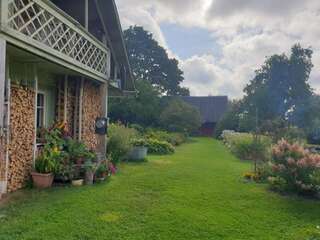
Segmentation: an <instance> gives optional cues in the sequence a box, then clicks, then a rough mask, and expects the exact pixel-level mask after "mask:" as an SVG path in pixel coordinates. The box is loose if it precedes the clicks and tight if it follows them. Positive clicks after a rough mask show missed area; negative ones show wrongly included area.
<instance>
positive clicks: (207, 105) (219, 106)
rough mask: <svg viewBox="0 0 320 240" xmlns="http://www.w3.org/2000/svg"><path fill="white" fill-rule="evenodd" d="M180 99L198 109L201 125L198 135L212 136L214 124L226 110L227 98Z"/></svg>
mask: <svg viewBox="0 0 320 240" xmlns="http://www.w3.org/2000/svg"><path fill="white" fill-rule="evenodd" d="M181 99H182V100H183V101H185V102H186V103H188V104H190V105H192V106H194V107H196V108H197V109H199V111H200V114H201V124H202V125H201V127H200V129H199V134H200V135H202V136H213V134H214V130H215V127H216V124H217V123H218V122H219V120H220V119H221V117H222V116H223V114H224V113H225V112H226V110H227V107H228V97H227V96H213V97H211V96H209V97H181Z"/></svg>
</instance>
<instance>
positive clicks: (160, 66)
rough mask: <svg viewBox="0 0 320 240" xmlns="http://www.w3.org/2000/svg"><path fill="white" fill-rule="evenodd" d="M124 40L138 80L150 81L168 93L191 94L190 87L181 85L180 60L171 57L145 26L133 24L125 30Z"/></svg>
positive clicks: (161, 90)
mask: <svg viewBox="0 0 320 240" xmlns="http://www.w3.org/2000/svg"><path fill="white" fill-rule="evenodd" d="M124 40H125V43H126V47H127V51H128V55H129V61H130V64H131V67H132V71H133V75H134V77H135V79H136V81H139V80H141V79H143V80H146V81H149V82H150V83H151V84H152V85H154V86H156V87H157V88H158V89H159V91H160V92H161V93H162V94H166V95H171V96H172V95H189V94H190V93H189V90H188V89H186V88H183V87H181V86H180V84H181V83H182V82H183V80H184V77H183V72H182V71H181V70H180V69H179V66H178V64H179V62H178V60H177V59H175V58H172V59H171V58H169V57H168V54H167V52H166V50H165V49H164V48H163V47H161V46H160V45H159V43H158V42H157V41H156V40H155V39H154V38H153V35H152V34H151V33H149V32H147V31H145V30H144V29H143V27H139V26H134V27H132V26H131V27H130V28H129V29H127V30H125V31H124Z"/></svg>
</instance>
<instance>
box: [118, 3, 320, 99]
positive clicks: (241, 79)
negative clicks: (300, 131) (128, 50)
mask: <svg viewBox="0 0 320 240" xmlns="http://www.w3.org/2000/svg"><path fill="white" fill-rule="evenodd" d="M116 3H117V5H118V9H119V13H120V18H121V22H122V26H123V28H124V29H126V28H127V27H128V26H130V25H140V26H143V27H144V28H145V29H147V30H148V31H151V32H152V33H153V34H154V37H155V38H156V39H157V40H158V41H159V42H160V44H161V45H162V46H164V47H165V48H166V49H167V50H168V53H169V54H170V56H174V57H176V58H178V59H179V61H180V67H181V68H182V70H183V71H184V77H185V82H184V86H187V87H189V88H190V90H191V94H192V95H198V96H201V95H204V96H206V95H228V96H229V97H231V98H238V97H241V96H242V89H243V87H244V86H245V84H246V83H248V81H249V80H250V79H251V78H252V76H253V73H254V70H255V69H257V68H258V67H259V66H261V64H262V63H263V62H264V60H265V57H266V56H270V55H272V54H275V53H283V52H287V53H288V52H289V51H290V48H291V46H292V45H293V44H295V43H298V42H299V43H301V44H302V45H303V47H308V46H312V48H313V50H314V57H313V62H314V65H315V66H314V69H313V72H312V76H311V79H310V82H311V85H312V87H313V88H314V89H315V90H316V91H317V92H318V93H320V0H116Z"/></svg>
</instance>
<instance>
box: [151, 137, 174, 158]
mask: <svg viewBox="0 0 320 240" xmlns="http://www.w3.org/2000/svg"><path fill="white" fill-rule="evenodd" d="M147 147H148V153H151V154H159V155H166V154H172V153H174V152H175V150H174V147H173V146H172V145H171V144H170V143H168V142H166V141H159V140H157V139H148V140H147Z"/></svg>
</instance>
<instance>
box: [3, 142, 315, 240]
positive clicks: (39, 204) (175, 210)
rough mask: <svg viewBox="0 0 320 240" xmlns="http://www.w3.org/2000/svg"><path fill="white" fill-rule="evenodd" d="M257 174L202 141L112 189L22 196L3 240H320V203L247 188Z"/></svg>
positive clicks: (142, 167)
mask: <svg viewBox="0 0 320 240" xmlns="http://www.w3.org/2000/svg"><path fill="white" fill-rule="evenodd" d="M250 167H251V166H250V164H249V163H248V162H241V161H240V160H238V159H236V158H235V157H233V156H232V155H231V154H230V153H228V151H227V150H226V148H225V147H224V146H223V145H222V144H221V143H219V142H217V141H214V140H211V139H196V142H193V143H190V144H185V145H183V146H182V147H179V148H178V149H177V152H176V154H174V155H171V156H161V157H159V156H152V157H150V159H149V162H147V163H141V164H124V165H122V166H121V172H120V173H119V175H117V176H115V177H113V178H112V180H111V181H110V182H108V183H104V184H100V185H95V186H93V187H82V188H54V189H51V190H48V191H41V192H39V191H36V190H32V191H25V192H23V193H20V194H19V197H17V199H16V200H12V202H11V203H9V204H6V205H5V206H2V208H1V209H0V239H6V240H10V239H19V240H21V239H30V240H31V239H32V240H37V239H66V240H69V239H75V240H76V239H77V240H79V239H80V240H81V239H90V240H91V239H92V240H94V239H97V240H98V239H99V240H100V239H106V240H111V239H119V240H120V239H121V240H125V239H128V240H129V239H130V240H131V239H132V240H138V239H139V240H142V239H146V240H147V239H152V240H154V239H164V240H176V239H179V240H180V239H181V240H184V239H188V240H190V239H194V240H196V239H197V240H199V239H215V240H216V239H217V240H218V239H230V240H237V239H252V240H253V239H254V240H264V239H277V240H278V239H288V240H289V239H290V240H304V239H305V240H311V239H320V238H319V236H320V235H319V230H318V229H317V226H318V225H320V202H318V201H315V200H307V199H303V198H298V197H292V196H291V197H286V196H280V195H278V194H276V193H273V192H270V191H268V190H267V188H266V186H264V185H258V184H253V183H244V182H243V181H242V178H241V176H242V174H243V173H244V172H246V171H248V170H249V169H250ZM21 195H22V196H21Z"/></svg>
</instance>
